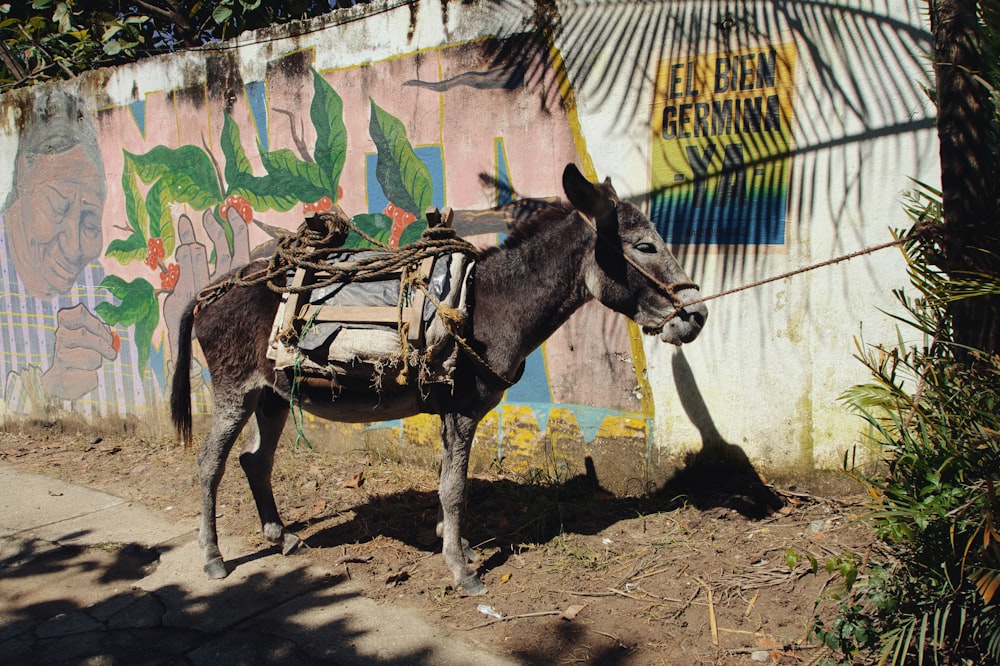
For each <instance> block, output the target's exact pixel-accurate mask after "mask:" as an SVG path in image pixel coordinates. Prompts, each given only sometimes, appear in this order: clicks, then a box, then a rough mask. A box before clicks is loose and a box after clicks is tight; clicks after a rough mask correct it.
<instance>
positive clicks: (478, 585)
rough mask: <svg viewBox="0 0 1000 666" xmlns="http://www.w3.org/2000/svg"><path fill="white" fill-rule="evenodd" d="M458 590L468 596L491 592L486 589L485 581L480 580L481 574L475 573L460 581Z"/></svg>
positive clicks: (478, 595)
mask: <svg viewBox="0 0 1000 666" xmlns="http://www.w3.org/2000/svg"><path fill="white" fill-rule="evenodd" d="M458 590H459V592H461V593H462V594H464V595H465V596H468V597H480V596H482V595H484V594H486V593H487V592H489V590H487V589H486V586H485V585H483V581H481V580H479V576H476V575H475V574H473V575H472V576H469V577H468V578H466V579H465V580H463V581H462V582H461V583H459V584H458Z"/></svg>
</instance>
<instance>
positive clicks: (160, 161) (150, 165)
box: [127, 145, 222, 210]
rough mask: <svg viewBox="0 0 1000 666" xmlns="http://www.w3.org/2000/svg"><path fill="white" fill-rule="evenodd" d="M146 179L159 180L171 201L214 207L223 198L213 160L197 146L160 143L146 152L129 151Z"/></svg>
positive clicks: (143, 178)
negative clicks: (160, 144)
mask: <svg viewBox="0 0 1000 666" xmlns="http://www.w3.org/2000/svg"><path fill="white" fill-rule="evenodd" d="M127 154H128V155H129V157H130V158H131V159H132V162H133V163H134V165H135V168H136V172H137V173H138V175H139V178H140V179H141V180H142V181H143V182H144V183H152V182H153V181H156V180H160V181H162V182H163V184H164V187H166V188H168V192H169V198H170V200H171V201H177V202H179V203H186V204H190V205H191V206H192V207H194V208H195V209H196V210H205V209H206V208H211V207H212V206H214V205H215V204H217V203H219V202H220V201H221V200H222V191H221V190H220V189H219V178H218V176H217V175H216V173H215V167H214V166H213V165H212V160H211V158H210V157H209V156H208V153H206V152H205V151H204V150H203V149H202V148H199V147H198V146H192V145H187V146H181V147H179V148H167V147H166V146H157V147H155V148H153V149H152V150H150V151H149V152H147V153H143V154H141V155H135V154H132V153H127Z"/></svg>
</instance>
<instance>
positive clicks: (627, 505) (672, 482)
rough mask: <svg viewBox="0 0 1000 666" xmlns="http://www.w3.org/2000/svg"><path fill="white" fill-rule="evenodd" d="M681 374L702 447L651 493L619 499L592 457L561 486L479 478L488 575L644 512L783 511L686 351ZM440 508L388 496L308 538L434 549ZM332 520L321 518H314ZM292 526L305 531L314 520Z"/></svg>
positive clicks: (469, 514) (474, 513)
mask: <svg viewBox="0 0 1000 666" xmlns="http://www.w3.org/2000/svg"><path fill="white" fill-rule="evenodd" d="M673 370H674V377H675V381H676V383H677V386H678V389H679V390H678V393H679V394H680V395H681V402H682V405H683V407H684V410H685V412H686V414H687V416H688V417H689V418H690V419H691V421H692V423H694V425H695V426H696V427H697V429H698V430H699V432H700V433H701V436H702V447H701V449H700V450H698V451H697V452H692V453H690V454H688V455H687V456H686V458H685V459H684V461H683V465H682V466H681V467H679V468H678V469H677V470H675V471H674V472H673V473H672V475H671V476H669V477H668V478H667V480H666V481H665V482H664V483H663V484H662V485H661V486H660V487H659V488H657V489H655V490H654V491H652V492H650V493H648V494H646V495H644V496H642V497H615V496H614V495H613V494H612V493H610V492H609V491H607V489H606V488H604V487H603V486H602V485H601V481H600V477H599V475H598V471H597V470H596V469H595V466H594V463H593V461H592V460H591V459H590V458H587V459H586V460H585V468H586V472H585V473H583V474H580V475H578V476H575V477H573V478H570V479H569V480H567V481H565V482H561V483H532V482H528V481H521V480H516V479H510V478H504V479H496V480H486V479H479V478H476V477H470V478H469V485H468V501H467V505H466V510H465V511H466V514H465V515H466V518H465V526H464V529H465V531H466V536H467V538H468V539H469V542H470V543H472V544H485V543H489V544H490V545H491V546H494V547H499V551H498V552H497V554H495V555H494V556H493V557H492V558H491V559H490V560H488V561H487V562H485V563H484V564H483V569H484V570H489V569H492V568H494V567H496V566H499V565H500V564H502V561H503V560H504V559H506V554H508V553H510V552H511V550H512V548H513V547H514V546H516V544H518V543H525V542H530V543H546V542H548V541H550V540H552V539H553V538H555V537H557V536H558V535H559V534H562V533H566V532H571V533H575V534H597V533H599V532H601V531H602V530H604V529H606V528H608V527H609V526H611V525H613V524H615V523H617V522H620V521H622V520H625V519H629V518H635V517H636V516H637V515H649V514H652V513H659V512H667V511H673V510H677V509H679V508H681V507H683V506H693V507H695V508H697V509H699V510H701V511H710V510H714V509H718V508H723V509H727V510H732V511H736V512H737V513H739V514H740V515H742V516H743V517H744V518H746V519H748V520H760V519H762V518H765V517H767V516H768V515H770V514H772V513H773V512H775V511H777V510H778V509H780V508H781V507H782V506H783V505H784V502H783V500H782V498H781V496H780V495H779V494H778V493H777V492H775V490H774V489H773V488H772V487H770V486H769V485H767V484H765V483H764V481H763V480H762V479H761V476H760V475H759V474H758V473H757V471H756V470H755V469H754V467H753V465H752V464H751V463H750V461H749V459H748V458H747V456H746V454H745V453H744V452H743V450H742V449H741V448H740V447H739V446H736V445H734V444H730V443H728V442H726V441H725V439H724V438H723V437H722V435H721V434H720V433H719V430H718V428H716V426H715V424H714V422H713V420H712V418H711V415H710V414H709V411H708V408H707V406H706V405H705V402H704V400H703V399H702V397H701V395H700V393H699V391H698V387H697V385H696V384H695V381H694V377H693V373H692V372H691V368H690V366H689V365H688V363H687V360H686V359H685V358H684V356H683V354H682V353H680V352H677V353H675V354H674V358H673ZM438 510H439V503H438V496H437V492H436V491H435V490H428V491H420V490H414V489H406V490H402V491H399V492H396V493H391V494H387V495H379V496H375V497H371V498H370V499H369V500H368V501H367V502H364V503H362V504H359V505H357V506H354V507H353V508H352V511H353V513H354V517H353V518H352V519H351V520H348V521H346V522H343V523H340V524H338V525H334V526H330V527H321V528H320V529H319V530H318V531H317V532H315V533H314V534H313V535H312V536H310V537H309V538H308V542H309V545H310V546H311V547H313V548H328V547H331V548H332V547H337V546H341V545H345V544H350V543H357V542H359V541H368V540H370V539H372V538H374V537H376V536H387V537H390V538H393V539H397V540H399V541H401V542H403V543H405V544H407V545H409V546H411V547H414V548H417V549H418V550H424V551H427V552H432V551H434V550H436V549H438V548H439V547H440V543H439V541H438V540H437V538H436V536H435V535H434V525H435V523H436V521H437V516H438ZM324 520H325V518H324V517H322V516H318V517H316V518H315V519H314V520H313V521H310V522H323V521H324ZM290 527H291V529H293V530H297V529H302V528H304V527H306V524H304V523H298V524H292V525H290ZM498 558H499V559H498Z"/></svg>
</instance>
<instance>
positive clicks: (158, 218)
mask: <svg viewBox="0 0 1000 666" xmlns="http://www.w3.org/2000/svg"><path fill="white" fill-rule="evenodd" d="M170 203H171V201H170V189H169V188H168V187H167V186H166V185H165V184H164V182H163V179H162V178H161V179H160V180H158V181H156V182H155V183H154V184H153V186H152V187H151V188H149V192H148V193H147V194H146V210H147V211H149V237H150V238H160V239H162V240H163V251H164V253H165V254H166V256H168V257H169V256H170V255H171V254H173V252H174V220H173V217H172V216H171V213H170Z"/></svg>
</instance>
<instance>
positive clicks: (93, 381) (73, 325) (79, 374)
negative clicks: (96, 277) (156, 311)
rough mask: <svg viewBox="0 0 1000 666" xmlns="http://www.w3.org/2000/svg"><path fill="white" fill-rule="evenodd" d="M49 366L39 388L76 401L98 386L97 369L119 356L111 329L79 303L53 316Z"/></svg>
mask: <svg viewBox="0 0 1000 666" xmlns="http://www.w3.org/2000/svg"><path fill="white" fill-rule="evenodd" d="M56 322H57V325H56V337H55V351H54V352H53V354H52V365H51V366H50V367H49V369H48V370H46V371H45V373H44V374H43V375H42V388H44V389H45V393H46V394H48V395H49V396H50V397H53V398H60V399H63V400H77V399H79V398H82V397H83V396H85V395H87V394H88V393H90V392H91V391H93V390H94V389H95V388H97V371H98V370H100V368H101V366H102V365H103V364H104V361H105V360H109V361H110V360H114V359H115V358H117V357H118V350H117V349H116V348H115V340H114V335H113V334H112V332H111V328H110V327H109V326H108V325H107V324H105V323H104V322H103V321H101V319H99V318H98V317H97V316H96V315H94V313H92V312H91V311H90V310H88V309H87V307H86V306H85V305H84V304H83V303H80V304H78V305H74V306H73V307H71V308H63V309H62V310H60V311H59V314H58V315H57V316H56Z"/></svg>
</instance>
